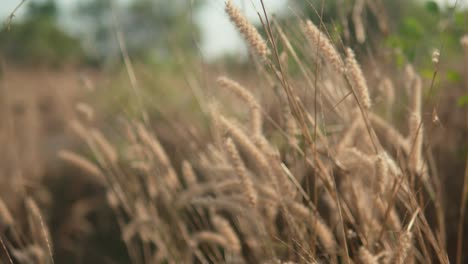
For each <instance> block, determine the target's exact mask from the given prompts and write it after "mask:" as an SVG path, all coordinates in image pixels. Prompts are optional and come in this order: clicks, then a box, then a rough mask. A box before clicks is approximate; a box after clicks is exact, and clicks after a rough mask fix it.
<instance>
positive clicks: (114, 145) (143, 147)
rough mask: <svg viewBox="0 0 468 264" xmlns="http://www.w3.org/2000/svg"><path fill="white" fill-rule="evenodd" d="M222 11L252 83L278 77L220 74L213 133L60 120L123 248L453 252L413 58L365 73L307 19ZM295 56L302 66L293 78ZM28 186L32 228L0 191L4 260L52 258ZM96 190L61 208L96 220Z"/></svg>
mask: <svg viewBox="0 0 468 264" xmlns="http://www.w3.org/2000/svg"><path fill="white" fill-rule="evenodd" d="M362 5H364V1H356V4H355V6H354V12H353V23H355V24H357V25H359V26H358V28H359V29H358V30H357V31H356V32H355V33H356V34H357V36H356V37H357V39H358V40H359V42H364V41H365V40H366V35H365V28H363V27H364V25H362V21H360V19H359V16H360V13H361V12H362V8H363V7H362ZM226 12H227V13H228V15H229V16H230V17H231V20H232V21H233V23H234V25H235V26H236V27H237V28H238V30H239V31H240V32H241V33H242V35H243V36H244V38H245V39H246V41H247V42H248V43H249V45H250V48H251V52H252V54H255V56H258V57H261V58H262V60H261V62H259V63H256V64H255V67H256V70H257V72H258V76H257V78H258V82H255V83H250V85H253V84H255V85H257V86H258V87H256V88H257V90H269V91H271V90H272V89H274V91H273V92H271V94H272V96H271V97H272V98H261V100H259V99H258V97H257V96H256V93H255V92H253V90H255V89H254V88H252V87H250V85H247V84H246V85H241V84H240V83H241V81H240V82H236V81H234V80H231V79H229V78H228V77H225V76H222V77H219V78H218V79H217V82H214V81H213V82H212V85H214V86H216V88H215V89H213V90H214V91H215V92H214V93H213V94H215V95H218V94H220V93H219V92H217V90H219V89H218V88H226V89H228V90H230V91H231V92H232V93H233V94H235V96H236V97H238V98H240V99H241V100H242V102H236V101H235V100H230V99H231V97H229V96H228V97H227V98H228V100H229V101H234V103H233V102H231V103H232V105H233V107H231V108H233V109H234V111H233V109H227V107H222V106H223V105H224V104H223V102H222V101H221V100H220V99H217V97H216V96H214V97H209V96H206V98H203V99H204V100H203V101H204V102H205V101H206V102H208V103H207V105H203V106H202V107H201V109H202V110H205V111H206V112H205V113H203V114H204V116H205V118H206V119H207V120H209V125H210V126H211V129H210V130H209V131H210V133H209V135H207V136H206V137H208V138H210V139H209V140H199V139H200V137H198V135H199V134H202V133H203V131H199V130H197V129H196V128H194V127H195V126H193V124H192V123H190V122H189V121H187V122H186V123H182V124H178V126H177V128H179V129H180V130H181V131H182V132H180V131H176V130H175V129H173V130H170V131H169V133H168V134H167V135H162V136H160V134H159V133H157V131H158V130H157V129H155V127H154V126H153V125H152V124H151V123H149V122H147V120H145V121H144V122H142V121H141V120H136V119H131V118H128V119H127V120H125V121H123V122H121V123H120V127H118V131H121V132H120V133H114V134H112V133H106V132H104V130H102V129H101V128H100V124H99V122H93V121H95V117H94V116H95V110H94V109H93V108H92V107H91V106H89V105H87V104H84V103H80V104H78V105H77V106H76V110H77V112H78V115H74V117H77V119H73V120H71V121H70V122H69V125H70V129H71V131H73V132H74V133H75V134H76V136H77V137H79V138H80V140H81V141H82V142H83V143H85V144H86V146H87V147H88V149H89V152H90V153H91V154H92V155H93V156H92V157H85V156H84V155H81V154H77V153H78V152H75V151H73V152H72V151H67V150H62V151H60V152H59V153H58V155H59V157H60V158H61V159H62V160H63V161H66V162H68V163H70V164H71V165H73V166H75V167H78V168H79V169H80V170H81V171H84V172H86V173H87V174H89V175H91V176H92V177H94V178H90V179H89V180H90V181H91V182H93V184H94V185H98V186H99V187H100V188H103V190H104V192H105V199H106V200H107V203H108V206H109V207H110V208H111V209H112V211H113V213H114V217H115V219H116V222H117V224H118V226H119V229H120V233H119V235H121V240H122V241H123V243H125V246H126V249H127V253H128V256H129V259H130V261H131V262H132V263H364V264H368V263H369V264H370V263H449V256H448V253H447V239H446V236H447V234H446V231H445V230H446V229H445V223H444V222H443V220H444V217H445V214H446V208H445V206H444V204H443V203H442V201H443V199H444V198H443V196H442V194H443V190H442V187H441V185H440V184H439V183H438V181H437V179H436V173H437V168H436V166H435V164H434V161H433V159H432V155H433V153H432V148H430V147H428V145H429V144H430V143H432V142H430V139H429V135H428V134H427V131H426V129H427V128H431V124H430V123H429V124H428V123H427V121H426V118H424V117H425V114H426V113H425V112H424V109H425V108H424V104H425V101H424V98H423V94H424V89H425V84H424V81H423V79H422V77H421V76H419V75H418V73H417V72H416V71H415V70H414V69H413V68H412V66H408V67H407V69H406V72H407V74H406V75H407V77H406V78H405V79H404V81H403V82H404V83H402V81H401V80H400V79H398V78H392V76H393V75H392V73H391V71H389V72H388V74H387V73H385V74H382V76H384V77H382V78H380V79H379V80H377V82H375V81H374V80H370V78H369V77H368V76H366V75H368V73H367V72H366V71H365V70H363V69H362V68H361V66H360V64H359V55H356V54H354V51H352V50H351V48H349V47H341V48H336V45H334V44H333V41H331V40H330V38H329V37H328V36H329V34H328V33H325V32H323V31H322V30H320V29H319V28H321V27H318V26H316V25H314V24H313V23H312V22H311V21H306V22H303V23H298V25H294V26H296V27H297V30H296V31H297V32H302V33H301V35H300V40H304V39H306V40H308V43H307V45H302V43H300V40H298V39H297V36H293V35H292V34H291V36H290V35H288V34H290V33H289V32H288V30H284V29H283V28H282V25H281V24H280V23H277V22H276V21H270V19H271V18H269V17H268V16H267V15H266V13H265V14H264V16H263V19H262V21H263V26H264V30H265V32H266V36H267V37H265V39H267V40H268V42H266V41H264V40H263V38H262V36H260V34H259V33H258V31H257V30H256V29H255V27H253V26H252V25H250V24H249V22H248V21H247V20H246V19H245V18H243V17H242V16H241V14H240V12H239V11H238V10H237V9H236V7H235V6H234V5H233V4H232V2H230V1H228V2H227V3H226ZM375 12H378V10H377V9H376V10H375ZM270 22H271V23H273V24H270ZM381 23H382V27H384V24H383V22H381ZM290 31H291V32H296V31H293V30H290ZM465 42H466V40H465ZM465 42H462V43H465ZM291 43H293V44H294V45H292V44H291ZM280 47H281V48H283V47H284V48H285V49H284V50H285V51H284V53H282V54H281V55H280V54H278V50H279V48H280ZM340 50H342V51H345V52H344V54H342V53H340ZM297 54H304V56H303V57H299V56H298V55H297ZM439 56H440V54H439V55H437V61H436V60H434V58H433V60H434V64H435V66H438V63H439V61H438V60H439ZM289 58H291V59H289ZM254 59H257V58H256V57H255V58H254ZM291 63H294V64H296V66H297V67H298V68H299V76H297V73H295V74H296V75H295V76H294V77H292V75H293V73H292V72H290V70H289V67H288V65H289V64H291ZM435 70H437V69H435ZM395 71H397V72H398V71H399V70H395ZM400 71H401V70H400ZM398 74H401V75H403V72H398ZM467 78H468V77H467ZM242 83H244V82H242ZM402 84H404V85H406V86H407V87H408V88H409V90H410V91H411V93H410V94H409V100H408V102H407V107H406V108H407V110H406V115H405V120H404V121H403V122H402V121H401V120H397V121H395V120H396V118H395V116H394V114H395V112H396V109H395V108H396V106H395V105H396V104H395V102H396V101H397V100H396V98H397V97H398V96H399V95H400V94H403V93H404V90H403V89H404V88H400V87H402ZM218 86H219V87H218ZM272 86H273V87H272ZM374 87H379V88H378V89H377V88H374ZM207 89H208V88H207ZM207 94H208V93H207ZM310 94H314V95H315V96H313V97H311V96H310ZM219 98H221V97H219ZM374 98H383V100H375V101H374V100H373V99H374ZM371 102H372V103H371ZM267 104H268V105H267ZM246 106H247V108H246ZM382 109H384V110H383V111H382ZM242 114H244V115H245V116H246V117H247V118H245V117H244V116H243V115H242ZM171 121H173V122H174V123H175V122H176V121H174V120H171ZM398 122H401V123H407V124H408V125H407V126H406V127H405V126H403V129H402V126H401V125H400V123H398ZM171 124H172V123H171ZM423 127H424V128H426V129H423ZM180 135H182V136H180ZM168 138H170V140H172V141H169V140H168ZM168 142H169V143H168ZM466 175H468V173H466ZM467 177H468V176H467ZM465 184H466V183H465ZM466 190H467V189H466V188H465V192H467V191H466ZM464 195H466V194H464ZM23 198H24V199H22V201H21V203H23V205H22V207H21V208H22V210H23V214H24V215H26V217H27V224H28V227H27V228H26V229H24V228H21V227H20V226H19V223H20V221H18V222H15V220H13V219H14V215H15V214H12V213H11V212H10V209H9V207H12V206H11V205H9V204H7V203H5V202H4V201H3V200H1V199H0V232H1V233H0V234H1V238H2V240H0V242H1V245H2V248H3V250H4V252H5V256H6V257H5V258H3V259H1V260H2V261H6V263H8V262H11V263H16V262H18V263H51V262H53V259H54V257H53V255H54V247H53V245H52V243H51V241H52V239H51V237H50V230H49V227H48V226H47V225H46V222H47V221H46V220H47V219H45V217H44V216H45V215H46V214H44V213H43V212H42V210H41V209H40V207H39V206H38V204H37V203H36V201H35V200H34V199H33V198H32V197H29V196H28V195H25V196H24V197H23ZM101 198H102V197H101ZM93 203H94V200H92V199H91V200H84V201H83V200H82V201H76V202H75V203H74V206H73V207H72V208H71V209H70V211H71V214H72V215H73V216H74V218H73V219H77V220H76V222H77V223H72V224H70V226H72V227H73V228H82V229H83V230H82V233H90V232H92V231H90V230H91V229H92V228H91V227H89V223H88V222H87V219H86V218H87V216H88V215H89V214H90V212H92V211H93V210H94V209H95V208H94V206H93ZM462 204H464V201H463V202H462ZM460 214H461V215H462V216H463V215H464V207H461V213H460ZM16 215H21V213H17V214H16ZM461 219H462V220H460V226H461V227H463V225H462V222H461V221H463V217H461ZM459 229H460V230H462V228H459ZM24 230H27V232H25V231H24ZM19 233H20V235H21V237H20V238H18V237H19V235H18V234H19ZM3 234H5V235H3ZM461 249H462V245H461V242H459V249H458V250H459V252H461ZM458 259H459V262H460V263H461V261H462V260H461V259H462V255H461V253H459V256H458Z"/></svg>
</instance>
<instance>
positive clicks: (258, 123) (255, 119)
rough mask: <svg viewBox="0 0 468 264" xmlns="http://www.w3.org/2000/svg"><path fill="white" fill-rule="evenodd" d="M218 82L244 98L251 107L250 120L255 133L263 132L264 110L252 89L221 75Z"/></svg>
mask: <svg viewBox="0 0 468 264" xmlns="http://www.w3.org/2000/svg"><path fill="white" fill-rule="evenodd" d="M218 84H219V85H220V86H221V87H224V88H227V89H229V90H231V91H232V92H233V93H235V94H236V95H237V96H239V97H240V98H241V99H242V100H244V101H245V102H246V103H247V104H248V105H249V107H250V122H251V127H252V131H253V133H254V134H255V135H261V134H262V123H263V122H262V112H261V107H260V104H259V103H258V102H257V100H256V99H255V97H254V96H253V95H252V93H251V92H250V91H248V90H247V89H246V88H245V87H243V86H242V85H240V84H239V83H237V82H235V81H233V80H231V79H228V78H227V77H219V78H218Z"/></svg>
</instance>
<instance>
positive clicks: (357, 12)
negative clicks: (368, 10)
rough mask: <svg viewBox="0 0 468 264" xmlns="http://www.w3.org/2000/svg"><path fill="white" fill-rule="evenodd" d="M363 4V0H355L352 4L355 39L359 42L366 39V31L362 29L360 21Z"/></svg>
mask: <svg viewBox="0 0 468 264" xmlns="http://www.w3.org/2000/svg"><path fill="white" fill-rule="evenodd" d="M364 5H365V1H364V0H357V1H356V3H355V4H354V8H353V15H352V19H353V23H354V30H355V33H356V39H357V41H358V42H359V43H364V41H366V31H365V29H364V23H363V22H362V12H363V10H364Z"/></svg>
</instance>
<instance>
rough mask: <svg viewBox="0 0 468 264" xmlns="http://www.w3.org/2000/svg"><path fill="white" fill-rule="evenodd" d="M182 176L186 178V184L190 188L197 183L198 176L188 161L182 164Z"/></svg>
mask: <svg viewBox="0 0 468 264" xmlns="http://www.w3.org/2000/svg"><path fill="white" fill-rule="evenodd" d="M182 175H183V176H184V180H185V183H186V184H187V186H188V187H189V186H193V185H195V184H196V183H197V175H196V174H195V171H194V170H193V167H192V165H191V164H190V162H188V161H186V160H184V161H183V162H182Z"/></svg>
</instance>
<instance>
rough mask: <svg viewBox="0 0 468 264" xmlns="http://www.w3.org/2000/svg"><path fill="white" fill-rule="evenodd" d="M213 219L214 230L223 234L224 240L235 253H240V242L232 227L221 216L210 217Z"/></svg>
mask: <svg viewBox="0 0 468 264" xmlns="http://www.w3.org/2000/svg"><path fill="white" fill-rule="evenodd" d="M211 220H212V221H213V224H214V226H215V227H216V230H218V232H219V233H220V234H222V235H223V236H224V238H225V239H226V241H227V242H228V245H229V247H230V248H231V249H232V250H233V251H234V252H235V253H238V254H239V253H240V251H241V244H240V241H239V238H238V237H237V234H236V232H235V231H234V229H233V228H232V227H231V225H230V224H229V222H228V221H227V220H225V219H224V218H222V217H221V216H217V215H215V216H213V217H212V218H211Z"/></svg>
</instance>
